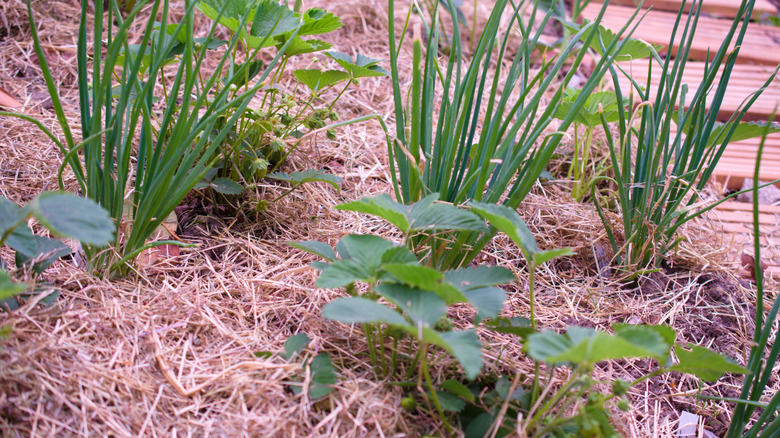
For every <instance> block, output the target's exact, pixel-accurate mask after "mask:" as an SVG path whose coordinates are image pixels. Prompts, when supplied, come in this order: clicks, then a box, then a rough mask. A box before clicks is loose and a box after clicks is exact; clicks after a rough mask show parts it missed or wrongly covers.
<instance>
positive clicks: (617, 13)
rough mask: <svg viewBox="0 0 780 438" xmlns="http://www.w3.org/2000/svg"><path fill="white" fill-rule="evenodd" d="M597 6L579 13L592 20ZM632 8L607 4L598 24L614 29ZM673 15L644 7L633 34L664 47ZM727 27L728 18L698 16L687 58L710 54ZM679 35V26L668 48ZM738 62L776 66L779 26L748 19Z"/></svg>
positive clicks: (673, 47) (778, 59) (676, 44)
mask: <svg viewBox="0 0 780 438" xmlns="http://www.w3.org/2000/svg"><path fill="white" fill-rule="evenodd" d="M600 9H601V4H600V3H590V4H588V5H587V6H586V7H585V8H584V9H583V11H582V15H581V17H582V18H585V19H589V20H593V19H595V18H596V17H597V16H598V14H599V11H600ZM634 10H635V9H634V8H632V7H627V6H617V5H615V6H610V7H609V8H607V11H606V13H605V14H604V18H603V21H602V24H603V25H604V27H606V28H608V29H611V30H613V31H615V32H617V31H619V30H620V29H622V28H623V26H624V25H625V24H626V23H627V22H628V21H629V20H630V19H631V15H633V13H634ZM676 18H677V14H675V13H672V12H664V11H648V12H647V15H645V17H644V19H643V20H642V22H641V23H639V26H638V27H637V30H636V32H634V34H633V37H635V38H640V39H642V40H645V41H647V42H650V43H654V44H660V45H662V46H664V47H667V46H668V44H669V38H670V36H671V29H672V27H673V26H674V23H675V21H676ZM729 27H730V20H724V19H718V18H711V17H699V23H698V27H697V29H696V37H695V38H694V40H693V43H692V46H691V51H690V58H692V59H694V60H699V61H704V60H705V59H706V57H707V53H708V51H709V52H710V53H711V54H710V56H711V57H712V56H713V55H714V53H715V52H716V51H717V50H718V48H719V47H720V45H721V43H722V42H723V40H724V39H725V37H726V35H727V34H728V31H729ZM681 35H682V29H680V32H678V33H677V34H676V40H675V42H674V44H673V46H672V52H675V51H676V49H677V47H678V46H679V42H680V38H681ZM738 62H740V63H756V64H764V65H769V66H772V67H775V66H777V65H778V63H780V28H778V27H775V26H769V25H762V24H757V23H751V24H750V25H749V26H748V30H747V32H746V34H745V39H744V40H743V44H742V47H741V48H740V52H739V57H738Z"/></svg>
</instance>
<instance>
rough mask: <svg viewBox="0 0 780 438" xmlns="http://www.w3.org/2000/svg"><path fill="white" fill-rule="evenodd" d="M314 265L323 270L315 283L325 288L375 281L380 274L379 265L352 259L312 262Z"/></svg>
mask: <svg viewBox="0 0 780 438" xmlns="http://www.w3.org/2000/svg"><path fill="white" fill-rule="evenodd" d="M312 267H314V268H315V269H321V270H322V272H321V273H320V276H319V277H317V281H316V282H315V283H314V285H315V286H317V287H321V288H324V289H336V288H339V287H345V286H348V285H350V284H352V283H355V282H358V281H365V282H367V283H373V282H376V281H377V277H378V275H379V273H378V266H376V265H366V264H364V263H359V262H355V261H352V260H337V261H335V262H333V263H331V264H320V263H312Z"/></svg>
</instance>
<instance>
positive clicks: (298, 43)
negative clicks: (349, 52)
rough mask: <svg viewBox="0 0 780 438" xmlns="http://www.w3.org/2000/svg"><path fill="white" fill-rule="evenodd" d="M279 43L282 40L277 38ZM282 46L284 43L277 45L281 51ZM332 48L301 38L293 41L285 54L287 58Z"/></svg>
mask: <svg viewBox="0 0 780 438" xmlns="http://www.w3.org/2000/svg"><path fill="white" fill-rule="evenodd" d="M277 41H280V40H279V39H278V38H277ZM282 46H284V43H283V42H279V43H277V44H276V48H277V49H279V50H281V49H282ZM331 47H333V45H332V44H330V43H327V42H325V41H321V40H317V39H309V40H304V39H302V38H301V37H295V39H293V41H292V42H291V43H290V45H289V46H287V50H286V51H285V52H284V54H285V55H286V56H297V55H303V54H306V53H315V52H321V51H323V50H328V49H330V48H331ZM341 73H344V72H341Z"/></svg>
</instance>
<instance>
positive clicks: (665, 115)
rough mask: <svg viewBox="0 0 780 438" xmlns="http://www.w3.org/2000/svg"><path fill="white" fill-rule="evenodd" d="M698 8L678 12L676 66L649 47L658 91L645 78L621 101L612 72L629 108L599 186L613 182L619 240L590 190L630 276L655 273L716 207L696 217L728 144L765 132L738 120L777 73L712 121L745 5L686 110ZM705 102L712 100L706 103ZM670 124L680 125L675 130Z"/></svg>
mask: <svg viewBox="0 0 780 438" xmlns="http://www.w3.org/2000/svg"><path fill="white" fill-rule="evenodd" d="M701 5H702V2H701V1H698V0H694V3H693V4H692V7H691V13H690V14H689V15H685V14H683V11H684V5H683V6H681V7H680V10H679V12H678V15H677V21H676V23H675V25H674V27H673V28H672V30H671V32H672V35H671V38H670V46H671V45H672V43H671V42H673V41H676V40H678V39H679V41H680V43H679V46H678V48H677V50H676V52H675V53H674V59H672V57H671V56H668V57H667V58H665V59H663V58H661V57H660V55H659V54H658V52H657V51H656V50H655V48H653V47H651V46H648V48H649V49H650V50H652V52H653V53H652V60H651V61H650V62H649V63H648V69H649V72H655V71H657V70H656V69H652V63H653V62H656V63H657V64H658V65H659V66H661V70H660V72H661V73H660V75H661V76H660V78H659V81H658V86H657V88H654V86H653V85H652V82H651V79H652V78H651V74H648V80H647V83H646V84H645V86H640V84H638V83H637V82H636V81H633V79H632V83H633V86H632V90H631V92H630V93H629V96H628V97H625V94H626V93H625V92H624V90H622V89H621V86H620V83H619V82H618V74H620V73H622V74H627V73H626V72H625V70H623V69H622V68H621V67H620V66H617V65H613V66H610V67H609V69H610V72H611V76H612V78H613V83H614V86H615V91H616V95H617V100H618V101H619V102H627V104H626V105H618V106H617V111H618V122H617V124H618V128H619V134H618V135H617V138H616V139H615V138H613V137H611V136H608V137H607V143H608V146H609V151H610V159H611V162H612V172H613V175H614V176H612V177H608V176H601V177H599V179H600V180H608V181H610V182H611V183H613V186H614V187H615V188H616V189H615V190H616V196H615V198H616V199H617V205H618V206H619V214H620V217H621V222H622V234H623V236H624V237H623V238H622V239H621V238H620V237H619V235H620V234H619V232H618V231H617V226H616V225H614V224H613V223H612V222H610V220H609V219H608V218H607V215H606V214H605V212H604V209H603V207H602V205H603V204H604V202H603V198H604V196H603V195H602V193H601V192H602V190H600V189H599V188H598V186H597V185H593V186H592V190H593V198H594V200H595V202H596V206H597V208H598V211H599V214H600V216H601V219H602V221H603V223H604V226H605V227H606V230H607V235H608V238H609V241H610V243H611V245H612V248H613V250H614V253H615V258H616V262H617V264H618V265H620V266H621V267H622V269H623V270H624V271H625V272H627V273H629V274H631V275H636V274H638V273H641V272H643V270H645V269H652V268H655V267H656V266H657V265H658V263H660V261H661V260H662V259H663V257H664V256H666V255H667V254H668V253H670V252H671V251H672V250H674V249H675V247H676V246H677V245H678V244H679V242H680V241H681V240H682V237H676V232H677V230H678V229H679V228H680V227H681V226H682V225H683V224H684V223H686V222H687V221H689V220H691V219H693V218H694V217H696V216H698V215H700V214H703V213H704V212H706V211H708V210H709V209H711V208H713V207H714V206H716V205H717V203H716V204H712V205H710V206H708V207H706V208H704V209H698V210H697V207H698V203H699V193H700V192H701V190H702V189H703V188H704V186H705V184H706V183H707V181H708V180H709V178H710V176H711V175H712V174H713V172H714V170H715V166H716V165H717V163H718V160H719V159H720V157H721V156H722V155H723V152H724V149H725V148H726V146H727V145H728V144H729V142H731V141H736V140H740V139H744V138H750V137H753V136H760V135H761V133H762V132H763V128H762V127H761V126H760V125H759V124H751V123H742V118H743V117H744V115H745V114H746V112H747V111H748V109H749V108H750V106H751V105H752V104H753V102H755V100H756V99H757V98H758V96H759V95H760V94H761V92H762V91H763V89H765V88H766V86H767V85H768V84H769V83H770V82H771V81H772V80H773V79H774V77H775V76H776V74H777V69H776V70H775V71H774V73H773V74H772V75H771V76H770V77H769V79H767V81H766V82H765V83H764V86H763V88H761V89H759V90H758V91H757V92H755V93H754V94H753V95H752V96H750V98H749V99H747V101H746V102H745V103H744V105H742V107H741V108H740V109H739V110H738V111H736V112H735V113H734V114H733V115H732V116H731V117H730V119H729V120H728V122H727V123H725V124H724V123H719V122H718V120H717V118H718V113H719V112H720V109H721V105H722V102H723V96H724V95H725V93H726V88H727V85H728V82H729V77H730V75H731V72H732V70H733V68H734V65H735V64H736V62H737V56H738V54H739V47H740V45H741V44H742V42H743V39H744V36H745V32H746V30H747V23H748V21H749V18H750V14H751V12H752V9H753V2H750V1H748V0H744V1H743V2H742V4H741V6H740V9H739V12H738V14H737V17H736V18H735V19H734V20H733V22H732V24H731V26H730V28H729V32H728V35H727V36H726V38H725V39H724V41H723V43H722V44H721V46H720V48H719V49H718V51H717V52H716V53H714V54H711V56H710V58H711V60H710V61H708V63H707V65H706V68H705V69H704V77H703V78H702V80H701V83H699V84H698V88H697V89H696V91H695V93H694V96H693V98H692V99H690V103H689V104H687V105H686V103H685V102H686V100H687V99H686V97H687V95H688V94H689V92H688V85H687V84H685V83H684V82H683V81H684V79H683V72H684V71H685V66H686V63H687V60H688V59H689V53H690V49H691V45H692V42H693V38H694V34H695V31H696V26H697V23H698V20H699V16H700V13H701ZM678 35H679V37H678ZM731 47H735V48H734V49H733V50H732V49H731ZM618 71H620V73H619V72H618ZM718 75H720V76H719V77H718ZM708 96H712V99H711V102H709V103H708V99H707V98H708ZM678 107H679V109H678ZM607 122H608V120H607V119H606V118H605V116H604V115H602V123H603V125H604V127H605V130H606V132H609V130H608V129H607ZM673 125H676V126H677V128H676V131H675V130H673V129H672V127H673ZM772 129H773V130H776V129H777V127H776V126H774V127H773V128H772ZM721 202H722V201H721Z"/></svg>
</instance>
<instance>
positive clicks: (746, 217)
mask: <svg viewBox="0 0 780 438" xmlns="http://www.w3.org/2000/svg"><path fill="white" fill-rule="evenodd" d="M707 217H708V218H709V219H710V220H711V221H712V222H713V224H714V226H715V227H716V229H717V228H720V229H721V230H722V231H723V233H724V234H726V235H727V236H728V237H727V239H729V240H732V241H733V242H730V243H733V244H734V245H735V246H736V247H737V248H736V249H737V251H738V254H740V253H743V252H744V253H748V254H753V231H754V230H753V206H752V205H751V204H748V203H745V202H734V201H726V202H724V203H723V204H721V205H719V206H718V207H717V208H715V209H714V210H712V211H710V212H709V213H707ZM758 227H759V233H760V236H761V237H760V239H761V261H762V262H764V263H765V264H766V266H767V268H766V270H765V273H766V275H767V276H770V277H773V278H775V279H778V280H780V206H772V205H760V206H759V224H758ZM735 261H736V262H738V261H739V259H738V258H735Z"/></svg>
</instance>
